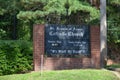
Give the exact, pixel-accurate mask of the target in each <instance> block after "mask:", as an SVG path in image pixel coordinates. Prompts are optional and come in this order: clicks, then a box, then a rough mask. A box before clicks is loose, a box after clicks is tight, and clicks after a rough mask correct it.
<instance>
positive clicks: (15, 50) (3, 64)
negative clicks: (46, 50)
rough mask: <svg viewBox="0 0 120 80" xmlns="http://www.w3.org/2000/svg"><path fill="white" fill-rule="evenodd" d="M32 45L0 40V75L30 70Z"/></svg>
mask: <svg viewBox="0 0 120 80" xmlns="http://www.w3.org/2000/svg"><path fill="white" fill-rule="evenodd" d="M32 50H33V48H32V43H31V42H28V41H3V40H2V41H1V40H0V75H6V74H14V73H22V72H26V71H29V70H32V69H33V68H32V63H33V57H32V56H33V55H32V52H33V51H32Z"/></svg>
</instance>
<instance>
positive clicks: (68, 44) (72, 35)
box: [45, 24, 90, 57]
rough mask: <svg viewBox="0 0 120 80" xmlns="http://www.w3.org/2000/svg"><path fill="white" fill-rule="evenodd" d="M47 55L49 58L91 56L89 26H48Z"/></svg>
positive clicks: (46, 29)
mask: <svg viewBox="0 0 120 80" xmlns="http://www.w3.org/2000/svg"><path fill="white" fill-rule="evenodd" d="M45 53H46V54H47V56H48V57H73V56H81V55H85V56H87V55H90V30H89V26H86V25H52V24H49V25H46V26H45Z"/></svg>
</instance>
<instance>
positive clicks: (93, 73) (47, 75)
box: [0, 69, 120, 80]
mask: <svg viewBox="0 0 120 80" xmlns="http://www.w3.org/2000/svg"><path fill="white" fill-rule="evenodd" d="M0 80H120V79H118V78H117V77H116V76H115V75H114V74H113V73H112V72H110V71H107V70H95V69H80V70H61V71H45V72H43V73H42V75H41V74H40V72H31V73H27V74H14V75H6V76H0Z"/></svg>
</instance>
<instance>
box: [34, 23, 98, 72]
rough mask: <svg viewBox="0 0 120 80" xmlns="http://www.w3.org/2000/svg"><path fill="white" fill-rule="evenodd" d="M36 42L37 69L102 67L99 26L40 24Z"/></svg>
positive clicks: (35, 59) (35, 37) (37, 29)
mask: <svg viewBox="0 0 120 80" xmlns="http://www.w3.org/2000/svg"><path fill="white" fill-rule="evenodd" d="M33 41H34V70H35V71H39V70H40V69H42V70H57V69H79V68H100V28H99V27H98V26H90V27H89V26H86V25H81V26H80V25H79V26H78V25H76V26H75V25H74V26H73V25H67V26H65V25H40V24H38V25H34V28H33ZM61 55H62V56H61ZM74 55H76V56H74Z"/></svg>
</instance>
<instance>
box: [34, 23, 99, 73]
mask: <svg viewBox="0 0 120 80" xmlns="http://www.w3.org/2000/svg"><path fill="white" fill-rule="evenodd" d="M44 28H45V27H44V25H39V24H38V25H34V28H33V44H34V53H33V55H34V70H35V71H39V70H40V69H41V65H42V64H41V62H42V61H41V60H43V65H42V66H43V67H42V69H44V70H58V69H59V70H61V69H80V68H100V28H99V27H98V26H91V27H90V34H91V35H90V43H91V44H90V47H91V57H81V58H50V57H43V58H42V56H43V55H44V49H45V45H44V35H45V34H44Z"/></svg>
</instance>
